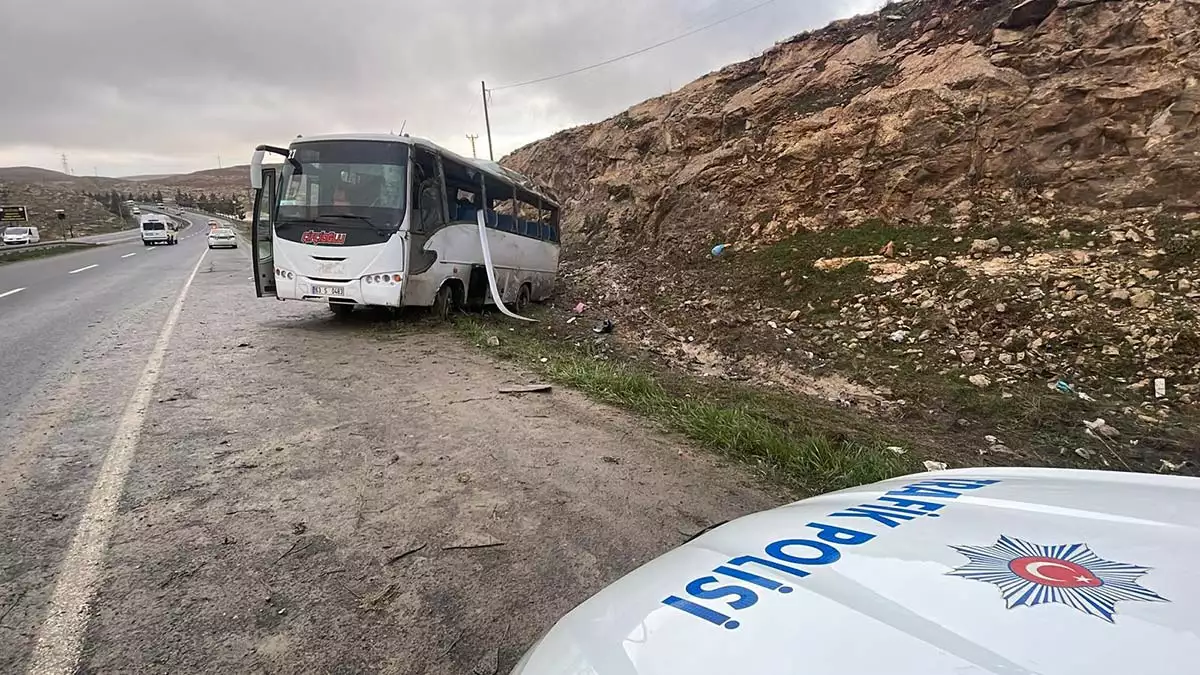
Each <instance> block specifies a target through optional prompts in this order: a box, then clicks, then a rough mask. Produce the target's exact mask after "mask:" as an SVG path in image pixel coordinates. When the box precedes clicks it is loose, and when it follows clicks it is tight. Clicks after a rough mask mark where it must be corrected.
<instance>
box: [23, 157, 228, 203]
mask: <svg viewBox="0 0 1200 675" xmlns="http://www.w3.org/2000/svg"><path fill="white" fill-rule="evenodd" d="M0 181H4V182H6V183H9V184H11V185H42V186H50V187H54V188H58V189H61V190H68V191H74V192H87V193H93V194H95V193H105V192H109V191H111V190H116V191H117V192H119V193H121V194H122V195H125V194H133V195H137V194H147V193H148V194H151V195H152V194H153V193H155V192H162V193H163V196H165V197H173V196H174V195H176V194H177V193H179V192H185V193H189V194H199V193H204V194H207V195H220V196H223V197H230V196H233V195H239V196H240V197H241V198H243V199H244V198H245V197H246V196H247V195H248V191H249V189H250V165H249V164H242V165H238V166H229V167H223V168H220V169H204V170H201V171H195V172H192V173H181V174H144V175H138V176H125V177H122V178H108V177H105V176H71V175H67V174H65V173H62V172H61V171H52V170H50V169H43V168H40V167H33V166H12V167H0Z"/></svg>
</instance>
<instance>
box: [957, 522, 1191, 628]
mask: <svg viewBox="0 0 1200 675" xmlns="http://www.w3.org/2000/svg"><path fill="white" fill-rule="evenodd" d="M950 548H952V549H954V550H955V551H958V552H959V553H961V554H963V555H965V556H966V557H967V560H968V561H969V562H967V564H966V565H963V566H962V567H959V568H957V569H954V570H951V571H950V572H947V574H949V575H950V576H955V577H963V578H964V579H972V580H974V581H984V582H987V583H990V584H995V585H996V586H998V587H999V588H1000V594H1001V595H1002V596H1004V600H1005V601H1006V602H1007V604H1008V609H1013V608H1014V607H1034V606H1036V605H1043V604H1046V603H1059V604H1063V605H1067V606H1069V607H1074V608H1075V609H1077V610H1079V611H1081V612H1083V613H1084V614H1088V615H1091V616H1095V617H1099V618H1101V619H1104V620H1105V621H1107V622H1109V623H1114V620H1113V617H1114V616H1116V613H1117V609H1116V605H1117V603H1118V602H1120V601H1122V600H1141V601H1144V602H1170V601H1169V600H1167V599H1166V598H1164V597H1162V596H1160V595H1159V594H1157V593H1155V592H1154V591H1151V590H1149V589H1147V588H1143V587H1142V586H1139V585H1138V583H1137V580H1138V578H1140V577H1141V576H1142V575H1143V574H1145V573H1147V572H1149V571H1150V569H1151V568H1149V567H1141V566H1140V565H1129V564H1126V563H1120V562H1114V561H1112V560H1105V559H1104V558H1101V557H1100V556H1098V555H1096V554H1095V553H1093V552H1092V550H1091V549H1090V548H1088V547H1087V545H1086V544H1063V545H1060V546H1040V545H1038V544H1033V543H1030V542H1027V541H1023V540H1021V539H1016V538H1014V537H1006V536H1003V535H1001V537H1000V540H999V541H997V542H996V543H995V544H993V545H992V546H951V547H950Z"/></svg>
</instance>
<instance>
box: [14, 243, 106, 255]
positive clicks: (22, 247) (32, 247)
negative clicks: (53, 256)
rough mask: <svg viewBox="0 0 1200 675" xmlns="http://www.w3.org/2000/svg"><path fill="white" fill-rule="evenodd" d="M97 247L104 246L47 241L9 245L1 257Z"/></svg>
mask: <svg viewBox="0 0 1200 675" xmlns="http://www.w3.org/2000/svg"><path fill="white" fill-rule="evenodd" d="M97 246H103V244H96V243H92V242H90V241H47V242H42V243H37V244H16V245H12V244H9V245H6V246H4V247H3V248H0V256H4V255H10V254H13V253H21V252H24V251H39V250H42V249H50V248H95V247H97Z"/></svg>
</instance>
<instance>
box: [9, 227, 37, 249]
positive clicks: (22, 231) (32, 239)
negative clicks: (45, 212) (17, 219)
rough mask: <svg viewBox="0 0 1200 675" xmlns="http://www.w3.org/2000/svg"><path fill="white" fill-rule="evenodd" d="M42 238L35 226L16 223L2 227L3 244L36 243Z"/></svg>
mask: <svg viewBox="0 0 1200 675" xmlns="http://www.w3.org/2000/svg"><path fill="white" fill-rule="evenodd" d="M41 240H42V237H41V235H40V234H38V229H37V228H36V227H25V226H23V225H17V226H14V227H8V228H5V229H4V244H5V245H6V246H16V245H19V244H36V243H38V242H40V241H41Z"/></svg>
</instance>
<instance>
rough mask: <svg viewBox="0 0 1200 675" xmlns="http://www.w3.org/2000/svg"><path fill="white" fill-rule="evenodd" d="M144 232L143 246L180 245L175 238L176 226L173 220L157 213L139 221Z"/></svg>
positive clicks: (145, 216) (149, 214)
mask: <svg viewBox="0 0 1200 675" xmlns="http://www.w3.org/2000/svg"><path fill="white" fill-rule="evenodd" d="M138 222H139V224H140V227H141V230H142V244H144V245H146V246H151V245H153V244H168V245H170V244H178V243H179V240H178V239H177V238H176V237H175V225H174V223H172V222H171V219H170V218H168V217H166V216H163V215H159V214H157V213H148V214H146V215H144V216H142V217H141V218H140V219H139V221H138Z"/></svg>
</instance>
